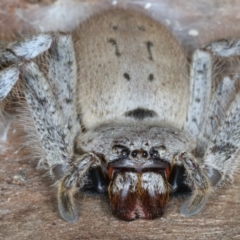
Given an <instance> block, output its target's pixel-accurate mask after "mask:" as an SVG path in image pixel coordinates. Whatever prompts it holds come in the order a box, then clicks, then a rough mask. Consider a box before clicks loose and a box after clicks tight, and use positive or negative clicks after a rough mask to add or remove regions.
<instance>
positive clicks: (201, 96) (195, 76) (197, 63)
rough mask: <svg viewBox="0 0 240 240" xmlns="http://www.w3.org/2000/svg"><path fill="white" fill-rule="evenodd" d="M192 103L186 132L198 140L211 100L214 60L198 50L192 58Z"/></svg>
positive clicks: (190, 103)
mask: <svg viewBox="0 0 240 240" xmlns="http://www.w3.org/2000/svg"><path fill="white" fill-rule="evenodd" d="M190 86H191V89H190V102H189V109H188V114H187V119H186V123H185V127H184V128H185V130H186V131H187V132H189V133H190V134H191V135H192V136H194V137H196V138H198V137H199V133H200V131H201V129H202V126H203V122H204V121H203V120H204V117H205V115H206V113H207V111H208V109H207V106H209V103H210V100H211V91H212V90H211V86H212V60H211V55H210V54H209V53H207V52H204V51H202V50H196V51H195V52H194V54H193V57H192V65H191V72H190Z"/></svg>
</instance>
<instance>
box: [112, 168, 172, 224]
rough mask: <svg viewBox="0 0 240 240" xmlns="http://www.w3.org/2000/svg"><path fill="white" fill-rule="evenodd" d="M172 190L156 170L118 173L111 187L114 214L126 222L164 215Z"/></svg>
mask: <svg viewBox="0 0 240 240" xmlns="http://www.w3.org/2000/svg"><path fill="white" fill-rule="evenodd" d="M169 192H170V189H169V187H168V183H167V181H166V179H165V178H164V177H163V176H162V175H161V174H160V173H155V172H130V171H128V172H119V173H117V174H115V176H114V179H113V180H112V181H111V183H110V186H109V189H108V193H109V199H110V205H111V207H112V211H113V214H114V215H116V216H117V217H118V218H120V219H122V220H125V221H132V220H135V219H138V218H141V219H154V218H157V217H161V216H162V215H163V212H164V206H165V204H166V203H167V201H168V196H169Z"/></svg>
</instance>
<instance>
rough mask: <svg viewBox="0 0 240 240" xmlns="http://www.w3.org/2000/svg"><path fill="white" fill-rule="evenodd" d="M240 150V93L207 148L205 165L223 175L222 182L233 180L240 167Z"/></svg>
mask: <svg viewBox="0 0 240 240" xmlns="http://www.w3.org/2000/svg"><path fill="white" fill-rule="evenodd" d="M239 149H240V93H238V94H237V95H236V96H235V98H234V100H233V101H232V103H231V105H230V107H229V109H228V110H227V112H226V116H225V118H224V121H223V122H222V125H221V126H220V127H219V128H218V131H217V133H216V134H214V135H213V136H212V138H211V141H210V142H209V145H208V147H207V151H206V154H205V156H204V162H205V163H204V164H205V165H206V166H207V167H208V168H209V167H210V168H212V169H217V170H218V171H219V172H220V173H222V180H225V179H226V178H229V179H230V180H232V176H233V174H234V172H236V171H237V169H238V167H239Z"/></svg>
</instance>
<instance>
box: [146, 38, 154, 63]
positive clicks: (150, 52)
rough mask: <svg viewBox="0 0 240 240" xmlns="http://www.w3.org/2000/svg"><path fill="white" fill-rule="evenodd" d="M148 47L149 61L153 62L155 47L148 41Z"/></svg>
mask: <svg viewBox="0 0 240 240" xmlns="http://www.w3.org/2000/svg"><path fill="white" fill-rule="evenodd" d="M146 46H147V50H148V54H149V57H148V59H149V60H151V61H153V56H152V49H151V48H152V47H153V43H152V42H150V41H147V42H146Z"/></svg>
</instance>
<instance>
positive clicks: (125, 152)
mask: <svg viewBox="0 0 240 240" xmlns="http://www.w3.org/2000/svg"><path fill="white" fill-rule="evenodd" d="M129 154H130V151H129V150H128V149H123V150H122V151H121V157H122V158H127V157H128V156H129Z"/></svg>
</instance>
